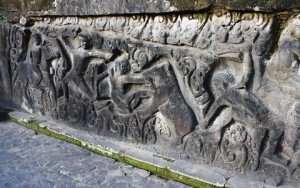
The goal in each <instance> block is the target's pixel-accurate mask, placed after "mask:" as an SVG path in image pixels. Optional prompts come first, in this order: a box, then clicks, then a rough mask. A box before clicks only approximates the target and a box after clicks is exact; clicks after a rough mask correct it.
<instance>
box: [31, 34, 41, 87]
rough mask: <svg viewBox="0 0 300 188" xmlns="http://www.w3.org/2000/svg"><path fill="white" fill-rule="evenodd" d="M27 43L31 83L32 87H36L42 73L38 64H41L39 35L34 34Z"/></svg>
mask: <svg viewBox="0 0 300 188" xmlns="http://www.w3.org/2000/svg"><path fill="white" fill-rule="evenodd" d="M29 43H30V46H29V61H30V63H31V66H32V70H33V72H34V73H33V75H32V78H31V82H32V84H33V85H34V86H38V84H39V83H40V82H41V80H42V71H41V69H40V64H41V62H42V49H41V43H42V38H41V35H40V34H38V33H34V34H33V35H32V38H31V41H30V42H29Z"/></svg>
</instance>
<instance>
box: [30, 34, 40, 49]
mask: <svg viewBox="0 0 300 188" xmlns="http://www.w3.org/2000/svg"><path fill="white" fill-rule="evenodd" d="M32 42H33V44H35V45H36V46H39V45H40V44H41V43H42V37H41V35H40V34H38V33H34V34H33V35H32Z"/></svg>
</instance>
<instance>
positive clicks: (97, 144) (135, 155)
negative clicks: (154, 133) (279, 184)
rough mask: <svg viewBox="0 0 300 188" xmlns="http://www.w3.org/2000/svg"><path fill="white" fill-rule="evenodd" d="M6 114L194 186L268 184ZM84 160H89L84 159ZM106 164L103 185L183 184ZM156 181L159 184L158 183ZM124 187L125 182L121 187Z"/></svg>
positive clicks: (73, 176)
mask: <svg viewBox="0 0 300 188" xmlns="http://www.w3.org/2000/svg"><path fill="white" fill-rule="evenodd" d="M9 117H10V119H11V120H13V121H16V122H18V123H20V124H23V125H24V126H27V127H29V128H32V129H37V130H38V131H39V132H43V133H45V134H48V135H51V136H54V137H58V138H60V139H64V140H67V141H69V142H72V143H74V144H77V145H80V146H81V147H84V148H86V149H89V150H92V151H94V152H96V153H99V154H101V155H104V156H109V157H111V158H114V159H117V160H119V161H122V162H124V163H128V164H132V165H134V166H137V167H139V168H143V169H147V170H149V171H151V172H155V173H156V174H159V175H161V176H164V177H167V178H170V179H174V180H177V181H181V182H185V183H187V184H189V185H193V186H196V187H215V186H217V187H241V184H242V185H243V187H266V188H268V187H270V186H269V185H266V184H263V183H260V182H255V181H253V180H251V179H248V178H247V177H246V176H240V175H235V174H233V173H231V172H228V171H225V170H221V169H217V168H212V167H208V166H205V165H199V164H193V163H191V162H188V161H183V160H177V159H170V158H165V157H164V156H158V155H156V154H155V153H151V152H149V151H146V150H143V149H142V148H143V147H141V146H139V147H137V146H136V145H134V144H131V143H125V142H121V141H117V140H112V139H109V138H106V137H101V136H98V135H93V134H88V133H86V132H83V131H80V130H76V129H73V128H71V127H68V126H64V125H61V124H57V123H54V122H52V121H50V120H48V119H45V118H43V117H36V116H33V115H31V114H28V113H22V112H17V111H14V112H10V113H9ZM37 122H39V123H37ZM69 155H70V158H71V160H72V157H74V156H76V155H77V153H76V152H71V153H69ZM84 158H85V157H84ZM73 160H74V159H73ZM82 160H83V159H82ZM85 160H89V159H88V158H87V159H85ZM111 160H112V159H111ZM113 161H114V160H113ZM92 166H93V165H92ZM106 166H107V168H109V169H110V170H111V171H109V172H108V171H101V170H100V172H99V173H100V174H101V173H104V174H102V175H105V179H104V180H103V177H102V180H103V181H101V183H104V184H105V186H106V185H107V186H109V185H110V184H113V185H115V186H114V187H116V186H121V184H122V182H123V183H125V184H126V185H125V187H127V184H128V181H130V180H132V179H135V178H137V177H140V178H138V181H137V182H138V183H137V184H138V186H143V187H144V186H146V185H147V186H146V187H161V186H162V187H168V186H170V187H181V186H184V185H183V184H176V183H175V182H173V181H171V180H169V181H166V182H164V183H163V184H162V183H161V181H156V180H157V179H159V178H157V177H154V176H149V175H150V173H149V172H147V171H144V170H140V169H139V170H137V169H136V168H134V167H132V166H129V167H128V166H126V165H125V167H120V169H121V170H119V168H118V167H117V166H116V165H115V163H112V164H106ZM94 167H95V165H94ZM133 169H135V170H133ZM60 170H61V171H59V172H60V174H63V175H64V176H66V177H69V179H71V180H72V181H75V182H79V183H80V182H82V181H83V179H82V178H80V177H82V176H83V175H82V174H81V175H80V174H74V173H72V170H64V168H62V169H60ZM78 173H79V172H78ZM82 173H83V172H82ZM121 174H124V175H125V174H126V175H127V176H128V175H129V176H128V177H127V176H125V177H122V178H119V179H118V181H117V180H116V179H114V177H119V176H121ZM148 174H149V175H148ZM87 176H88V175H87ZM145 178H146V179H145ZM150 179H151V180H150ZM127 180H128V181H127ZM94 181H95V180H94ZM92 182H93V181H92ZM149 182H150V183H149ZM159 182H160V183H159ZM152 183H153V185H152ZM119 184H120V185H119ZM156 184H157V185H156ZM158 184H161V186H160V185H158ZM173 185H174V186H173ZM123 186H124V184H123V185H122V186H121V187H123ZM128 186H129V187H131V184H129V185H128Z"/></svg>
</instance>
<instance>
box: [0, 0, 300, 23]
mask: <svg viewBox="0 0 300 188" xmlns="http://www.w3.org/2000/svg"><path fill="white" fill-rule="evenodd" d="M220 8H221V9H224V10H225V9H226V10H235V11H245V10H246V11H259V12H273V13H275V12H279V11H295V12H297V11H298V10H299V9H300V2H299V1H292V0H267V1H256V0H155V1H153V0H129V1H123V0H85V1H81V0H69V1H65V0H29V1H27V0H11V1H5V0H0V17H4V18H6V19H8V20H9V21H11V22H18V18H19V17H20V16H25V17H29V16H41V15H57V16H61V15H66V16H73V15H77V16H79V15H80V16H91V15H116V14H117V15H124V14H147V13H148V14H149V13H170V12H177V13H178V12H187V11H190V12H191V11H192V12H196V11H203V10H206V11H213V10H216V9H220Z"/></svg>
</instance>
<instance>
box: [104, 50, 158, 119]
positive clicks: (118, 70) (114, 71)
mask: <svg viewBox="0 0 300 188" xmlns="http://www.w3.org/2000/svg"><path fill="white" fill-rule="evenodd" d="M129 71H130V65H129V62H128V59H127V58H126V57H123V56H121V57H119V58H118V59H116V60H115V67H114V68H111V69H110V72H109V74H110V75H109V76H110V77H109V79H110V84H111V98H112V100H113V101H114V103H115V104H116V106H117V108H118V109H120V110H121V113H125V114H126V113H131V112H132V111H133V110H134V109H135V108H136V107H137V105H138V104H139V102H140V100H142V99H144V98H150V97H151V96H152V95H151V90H150V89H149V88H147V86H146V84H147V83H148V81H147V80H146V79H145V78H143V77H141V76H137V75H131V74H129ZM132 85H136V86H139V87H138V88H136V89H135V90H130V89H129V88H127V87H130V86H132Z"/></svg>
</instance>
